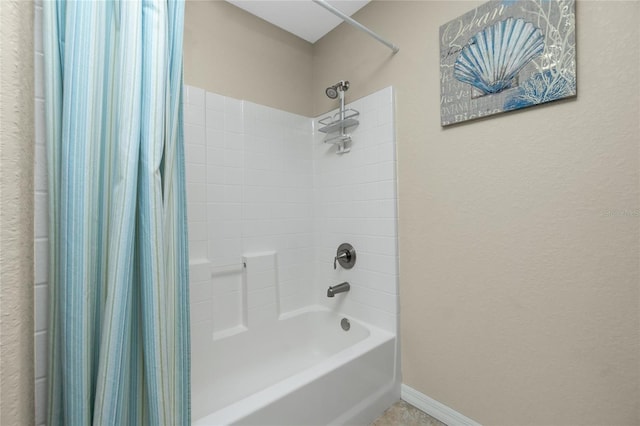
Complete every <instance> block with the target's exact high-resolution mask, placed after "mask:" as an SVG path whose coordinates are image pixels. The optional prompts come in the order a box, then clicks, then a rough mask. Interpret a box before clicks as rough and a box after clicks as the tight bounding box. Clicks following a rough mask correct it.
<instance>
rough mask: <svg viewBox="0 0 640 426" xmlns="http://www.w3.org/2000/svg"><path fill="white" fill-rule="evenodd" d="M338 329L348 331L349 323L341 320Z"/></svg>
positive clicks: (346, 320)
mask: <svg viewBox="0 0 640 426" xmlns="http://www.w3.org/2000/svg"><path fill="white" fill-rule="evenodd" d="M340 327H342V329H343V330H344V331H349V329H350V328H351V323H350V322H349V320H348V319H346V318H342V321H340Z"/></svg>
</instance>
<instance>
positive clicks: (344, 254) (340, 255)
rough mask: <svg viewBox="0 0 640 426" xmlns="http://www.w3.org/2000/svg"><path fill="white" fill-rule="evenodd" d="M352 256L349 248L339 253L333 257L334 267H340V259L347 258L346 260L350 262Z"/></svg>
mask: <svg viewBox="0 0 640 426" xmlns="http://www.w3.org/2000/svg"><path fill="white" fill-rule="evenodd" d="M350 257H351V253H349V251H348V250H344V251H342V252H340V253H338V255H337V256H336V257H334V258H333V269H338V259H345V258H346V260H347V262H348V261H349V258H350Z"/></svg>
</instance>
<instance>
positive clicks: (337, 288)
mask: <svg viewBox="0 0 640 426" xmlns="http://www.w3.org/2000/svg"><path fill="white" fill-rule="evenodd" d="M350 288H351V286H350V285H349V283H348V282H346V281H345V282H343V283H340V284H338V285H334V286H333V287H329V289H328V290H327V297H333V296H335V295H336V294H338V293H344V292H345V291H349V289H350Z"/></svg>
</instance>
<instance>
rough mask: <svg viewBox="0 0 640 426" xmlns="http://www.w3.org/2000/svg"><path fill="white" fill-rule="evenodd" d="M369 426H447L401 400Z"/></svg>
mask: <svg viewBox="0 0 640 426" xmlns="http://www.w3.org/2000/svg"><path fill="white" fill-rule="evenodd" d="M371 426H447V425H445V424H444V423H442V422H441V421H439V420H437V419H434V418H433V417H431V416H430V415H428V414H427V413H425V412H423V411H420V410H418V409H417V408H416V407H414V406H413V405H411V404H408V403H406V402H404V401H402V400H400V401H398V402H396V403H395V404H393V405H392V406H391V407H389V408H388V409H387V411H385V412H384V414H383V415H382V416H380V417H378V418H377V419H376V420H375V421H374V422H373V423H371Z"/></svg>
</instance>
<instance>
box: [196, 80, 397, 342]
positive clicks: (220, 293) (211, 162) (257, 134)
mask: <svg viewBox="0 0 640 426" xmlns="http://www.w3.org/2000/svg"><path fill="white" fill-rule="evenodd" d="M184 99H185V143H186V145H185V146H186V158H187V180H188V182H187V191H188V197H187V198H188V200H189V205H188V209H189V212H188V213H189V235H190V249H191V259H192V279H191V282H192V283H191V286H192V287H191V288H192V295H191V299H192V320H193V321H194V329H198V330H203V329H204V330H211V331H212V332H213V333H223V334H224V333H225V330H229V329H236V330H238V329H242V328H241V326H246V325H247V324H248V323H250V322H251V321H248V317H249V315H248V311H251V312H253V313H254V314H253V315H254V316H255V313H256V312H255V310H252V309H254V308H255V307H256V306H258V305H260V306H269V309H267V310H266V311H265V312H264V314H265V315H267V316H268V315H271V307H272V305H273V303H271V301H272V299H273V297H274V295H276V294H277V300H276V302H277V306H278V311H279V312H280V313H282V312H289V311H292V310H295V309H298V308H301V307H304V306H307V305H309V304H312V303H324V304H326V305H327V306H330V307H334V306H335V307H339V308H340V309H342V310H343V311H345V312H346V313H347V314H351V315H353V316H356V317H360V318H362V319H364V320H366V321H368V322H371V323H373V324H376V325H378V326H381V327H384V328H386V329H389V330H394V331H395V327H396V324H397V314H398V310H397V303H398V302H397V298H398V297H397V296H398V292H397V278H398V273H397V245H396V235H397V226H396V219H397V214H396V175H395V173H396V158H395V132H394V124H393V123H394V117H393V92H392V89H391V88H387V89H384V90H382V91H380V92H377V93H375V94H373V95H371V96H367V97H365V98H362V99H360V100H358V101H356V102H353V103H352V104H350V105H349V106H350V107H352V108H356V109H358V110H359V111H360V112H361V116H360V122H361V124H360V125H359V126H358V127H357V128H356V129H355V130H354V131H353V146H352V151H351V152H350V153H348V154H345V155H342V156H338V155H336V154H335V153H334V151H335V150H334V149H333V148H332V147H331V146H330V145H326V144H324V143H322V138H323V136H324V134H320V133H318V134H316V135H315V136H314V134H313V130H312V129H313V125H314V121H317V120H314V119H310V118H306V117H302V116H297V115H294V114H289V113H286V112H283V111H279V110H275V109H272V108H268V107H265V106H262V105H257V104H254V103H251V102H247V101H238V100H235V99H231V98H227V97H224V96H220V95H217V94H215V93H209V92H206V93H205V92H204V91H203V90H201V89H198V88H195V87H190V86H186V87H185V97H184ZM315 125H316V126H317V124H315ZM203 135H204V137H203ZM203 165H204V167H202V166H203ZM346 241H347V242H351V243H352V244H354V245H355V247H356V250H357V251H358V264H357V266H356V268H354V270H352V271H344V270H338V271H334V270H333V256H334V255H335V250H336V248H337V246H338V245H339V244H340V243H342V242H346ZM265 251H268V252H275V253H277V268H276V271H275V272H276V276H277V288H276V289H275V290H277V291H275V292H274V291H271V290H273V289H271V290H270V291H262V292H256V293H253V294H252V296H253V297H251V298H248V297H247V294H244V293H246V292H247V290H246V287H243V282H244V283H245V285H246V279H247V274H248V271H245V272H243V270H242V269H241V268H235V269H234V268H233V266H231V269H229V268H227V267H226V266H225V265H238V264H239V263H240V260H241V259H242V256H244V255H245V254H248V253H255V252H265ZM203 265H204V266H203ZM206 265H210V267H211V268H212V270H214V271H224V272H222V273H218V272H217V273H215V274H213V275H211V274H209V275H207V273H206ZM202 268H204V269H202ZM203 270H204V271H205V272H202V271H203ZM196 271H198V272H199V273H198V274H197V278H196V274H195V272H196ZM270 279H272V278H269V279H267V277H264V280H263V281H264V282H268V281H269V280H270ZM243 280H245V281H243ZM343 280H349V281H350V282H351V284H352V290H351V292H350V293H349V295H347V296H346V297H344V296H345V295H339V296H337V297H336V298H334V299H327V298H326V289H327V287H328V286H329V285H334V284H337V283H338V282H341V281H343ZM249 299H251V300H249ZM267 302H269V303H267ZM249 305H250V306H249ZM267 311H268V312H267ZM239 326H240V328H238V327H239Z"/></svg>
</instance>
